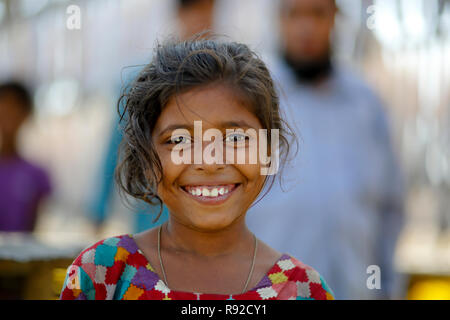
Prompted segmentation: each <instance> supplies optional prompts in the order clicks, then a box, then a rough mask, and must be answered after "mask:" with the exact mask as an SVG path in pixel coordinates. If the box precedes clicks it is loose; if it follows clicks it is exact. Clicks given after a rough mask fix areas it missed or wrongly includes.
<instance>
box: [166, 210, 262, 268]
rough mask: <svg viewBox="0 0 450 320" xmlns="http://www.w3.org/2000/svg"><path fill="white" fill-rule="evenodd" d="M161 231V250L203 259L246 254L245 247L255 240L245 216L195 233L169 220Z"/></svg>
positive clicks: (246, 248) (187, 227)
mask: <svg viewBox="0 0 450 320" xmlns="http://www.w3.org/2000/svg"><path fill="white" fill-rule="evenodd" d="M161 231H162V232H161V243H162V247H165V248H166V250H173V251H176V252H177V253H182V254H190V255H195V256H197V257H201V258H205V259H208V258H217V257H220V256H228V255H231V254H236V253H240V252H242V254H244V255H248V248H249V246H253V241H254V239H253V234H252V232H251V231H250V230H249V229H248V228H247V226H246V225H245V216H243V217H242V218H240V219H239V221H236V222H235V223H234V224H233V225H231V226H229V227H228V228H226V229H223V230H220V231H215V232H202V231H198V230H194V229H192V228H190V227H189V226H186V225H183V224H181V223H180V222H178V221H176V220H175V219H173V218H172V217H170V218H169V221H168V222H167V223H164V224H163V227H162V230H161ZM164 242H165V244H164Z"/></svg>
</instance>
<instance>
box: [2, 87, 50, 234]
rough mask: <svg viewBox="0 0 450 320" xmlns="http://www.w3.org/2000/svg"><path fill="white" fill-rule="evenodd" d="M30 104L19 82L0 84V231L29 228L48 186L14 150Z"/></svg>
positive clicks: (39, 171) (45, 178)
mask: <svg viewBox="0 0 450 320" xmlns="http://www.w3.org/2000/svg"><path fill="white" fill-rule="evenodd" d="M32 108H33V102H32V98H31V95H30V93H29V92H28V91H27V89H26V88H25V87H24V86H23V85H22V84H20V83H12V82H11V83H4V84H1V85H0V231H21V232H31V231H33V229H34V227H35V224H36V219H37V216H38V209H39V205H40V204H41V203H42V201H43V199H44V198H45V197H46V196H47V195H48V194H49V193H50V190H51V186H50V179H49V176H48V175H47V173H46V172H45V171H44V170H43V169H42V168H39V167H38V166H37V165H35V164H33V163H31V162H30V161H28V160H26V159H24V158H23V157H22V156H21V155H20V154H19V152H18V146H17V136H18V133H19V130H20V127H21V126H22V124H23V123H24V121H25V120H26V119H27V118H28V117H29V116H30V114H31V113H32Z"/></svg>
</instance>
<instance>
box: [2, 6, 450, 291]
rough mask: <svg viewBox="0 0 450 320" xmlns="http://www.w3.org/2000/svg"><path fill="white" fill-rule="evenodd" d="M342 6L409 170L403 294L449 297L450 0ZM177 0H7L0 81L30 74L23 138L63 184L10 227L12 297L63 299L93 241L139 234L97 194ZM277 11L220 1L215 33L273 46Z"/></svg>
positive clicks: (172, 21) (338, 48)
mask: <svg viewBox="0 0 450 320" xmlns="http://www.w3.org/2000/svg"><path fill="white" fill-rule="evenodd" d="M337 3H338V5H339V9H340V12H339V14H338V17H337V21H336V24H337V25H336V41H335V43H334V45H335V52H336V55H337V58H338V59H339V60H340V61H341V62H342V63H344V64H347V65H349V66H351V67H352V68H354V69H355V70H357V71H358V72H360V73H361V74H362V75H363V76H364V78H365V79H366V80H367V82H368V83H370V84H371V85H372V87H373V88H374V90H375V91H376V92H377V93H378V94H379V95H380V96H381V98H382V99H383V101H384V102H385V104H386V106H387V107H388V110H387V111H388V113H389V117H390V121H391V124H392V131H393V138H394V144H395V151H396V153H397V154H398V156H399V158H400V160H401V164H402V167H403V171H404V173H405V176H406V187H407V206H406V214H407V223H406V225H405V226H404V228H403V230H402V234H401V237H400V239H399V241H398V244H397V248H396V253H395V267H396V269H397V270H398V271H399V272H401V273H404V274H406V275H408V284H407V285H408V290H407V293H406V294H405V296H404V297H403V298H404V299H450V280H449V279H450V1H447V0H341V1H337ZM73 5H75V7H74V6H73ZM175 6H176V4H175V1H169V0H89V1H87V0H73V1H68V0H0V82H3V81H9V80H11V79H14V80H18V81H21V82H23V83H24V84H26V86H27V87H28V88H30V89H31V90H32V92H33V96H32V99H33V102H34V105H35V110H34V113H33V115H32V117H29V118H27V120H26V122H25V123H24V124H23V126H22V127H21V128H20V132H19V136H18V148H19V151H20V153H21V154H22V155H24V157H26V158H27V159H30V161H33V163H35V164H36V165H38V166H39V167H40V168H42V169H44V170H45V171H46V172H47V174H48V176H49V179H50V181H51V184H52V192H51V194H50V196H49V197H47V198H46V200H45V201H44V202H42V203H41V205H40V207H39V215H38V218H37V220H36V225H35V227H34V229H33V230H32V231H31V232H28V233H16V232H15V233H12V232H2V233H0V278H1V280H0V285H1V287H0V290H1V293H0V294H1V295H0V299H2V298H3V299H7V298H25V299H52V298H57V297H58V295H59V292H60V289H61V286H62V281H63V280H64V276H65V271H66V269H65V268H67V266H68V265H69V264H70V263H71V262H72V260H73V259H74V257H75V256H76V255H78V253H79V252H80V250H81V249H83V248H84V247H86V246H87V245H88V244H91V243H92V242H93V241H97V240H100V239H102V238H104V237H107V236H112V235H118V234H123V233H131V232H133V225H132V223H133V222H132V221H133V217H132V216H133V214H134V212H132V210H130V209H128V208H127V207H125V206H124V205H123V204H122V202H121V201H120V199H119V198H118V197H117V196H116V195H115V196H113V197H112V198H111V200H110V204H109V209H108V216H107V218H105V219H104V223H102V224H101V226H100V227H99V225H98V223H96V221H95V218H92V213H91V208H92V205H91V204H92V201H93V198H94V197H95V195H96V194H97V193H98V190H99V188H100V184H101V181H102V179H99V174H101V172H102V166H104V159H103V158H104V154H105V152H107V149H108V141H109V139H110V138H109V137H110V135H111V132H112V131H113V130H114V126H115V124H116V122H115V117H116V114H115V113H116V102H117V98H118V96H119V92H120V88H121V86H122V84H123V83H125V82H126V80H127V79H129V78H130V77H131V76H132V75H133V74H135V72H136V71H138V70H139V65H142V64H144V63H148V62H149V61H150V59H151V55H152V50H153V47H154V45H155V43H156V40H163V39H164V38H165V37H167V36H169V35H173V34H174V33H176V32H179V30H180V28H181V29H182V27H180V26H179V25H178V24H177V19H176V14H175V12H176V10H175ZM276 12H277V10H276V1H272V0H246V1H238V0H222V1H216V6H215V8H214V30H215V31H216V32H218V33H221V34H225V35H227V36H228V37H229V38H231V39H233V40H237V41H241V42H245V43H247V44H249V45H250V46H251V48H253V49H254V50H256V51H257V52H258V53H260V54H261V55H262V56H263V57H266V56H271V55H273V54H274V53H275V51H276V45H277V31H276V30H277V28H278V25H277V23H276V19H277V18H276V16H275V15H276ZM77 14H79V17H81V19H80V20H77V19H76V18H77V17H78V16H77ZM71 19H72V20H71ZM0 117H2V114H0ZM0 141H1V137H0ZM0 197H2V195H1V194H0ZM1 210H2V208H0V213H1Z"/></svg>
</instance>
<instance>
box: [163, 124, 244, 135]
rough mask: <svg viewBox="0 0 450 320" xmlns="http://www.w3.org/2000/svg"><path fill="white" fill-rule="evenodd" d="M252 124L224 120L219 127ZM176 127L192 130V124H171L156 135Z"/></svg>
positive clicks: (238, 126) (237, 126) (241, 126)
mask: <svg viewBox="0 0 450 320" xmlns="http://www.w3.org/2000/svg"><path fill="white" fill-rule="evenodd" d="M252 127H253V126H251V125H249V124H248V123H247V122H245V121H244V120H240V121H225V122H221V123H220V126H219V127H218V129H219V128H252ZM177 129H186V130H188V131H193V130H194V126H193V125H187V124H171V125H169V126H167V127H166V128H165V129H164V130H162V131H161V132H160V133H159V134H158V136H162V135H165V134H166V133H167V132H172V131H174V130H177Z"/></svg>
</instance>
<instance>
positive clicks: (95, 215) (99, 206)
mask: <svg viewBox="0 0 450 320" xmlns="http://www.w3.org/2000/svg"><path fill="white" fill-rule="evenodd" d="M175 6H176V19H177V21H176V22H177V24H178V25H177V28H178V35H179V37H180V39H188V38H190V37H192V36H194V35H196V34H198V33H202V32H204V33H203V34H202V36H206V35H207V34H208V32H207V31H210V30H212V29H213V23H214V9H215V0H176V1H175ZM130 80H131V79H128V81H130ZM116 121H118V117H116ZM121 140H122V136H121V133H120V131H119V130H118V128H117V122H116V123H115V125H114V126H113V132H112V134H111V137H110V141H109V146H108V148H107V152H106V155H105V158H104V160H103V161H104V162H103V166H102V169H101V170H102V172H101V177H100V187H99V190H98V193H96V194H95V197H94V199H93V202H92V203H91V205H90V210H89V211H90V212H91V213H92V214H91V219H92V220H93V221H94V223H95V225H96V226H97V229H101V227H102V225H103V223H104V221H105V219H106V218H107V217H108V212H109V211H110V200H111V198H112V196H113V195H114V194H116V193H115V192H113V191H115V189H114V169H115V167H116V165H117V150H118V148H119V144H120V141H121ZM159 210H160V208H159V206H154V207H152V206H150V205H148V204H147V203H144V202H140V203H137V204H135V212H134V214H135V220H134V223H133V226H132V228H133V232H141V231H144V230H147V229H149V228H152V227H154V226H158V225H160V224H162V223H163V222H165V221H166V220H167V218H168V211H167V208H166V207H165V206H164V207H163V212H162V214H161V217H160V218H159V219H158V221H156V222H154V221H152V220H153V218H155V217H156V216H157V214H158V213H159Z"/></svg>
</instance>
